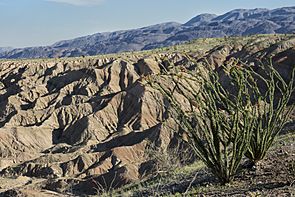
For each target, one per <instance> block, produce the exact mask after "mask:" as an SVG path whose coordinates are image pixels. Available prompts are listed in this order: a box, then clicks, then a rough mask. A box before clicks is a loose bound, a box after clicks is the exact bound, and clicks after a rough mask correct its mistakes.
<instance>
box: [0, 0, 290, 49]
mask: <svg viewBox="0 0 295 197" xmlns="http://www.w3.org/2000/svg"><path fill="white" fill-rule="evenodd" d="M287 6H295V2H294V0H247V1H245V0H205V1H204V0H0V24H1V28H0V47H8V46H10V47H28V46H44V45H51V44H53V43H55V42H56V41H60V40H65V39H72V38H76V37H79V36H85V35H90V34H94V33H98V32H106V31H115V30H126V29H132V28H139V27H144V26H148V25H153V24H158V23H163V22H170V21H174V22H180V23H185V22H186V21H188V20H189V19H191V18H192V17H194V16H196V15H198V14H201V13H213V14H223V13H226V12H228V11H230V10H232V9H237V8H269V9H274V8H279V7H287Z"/></svg>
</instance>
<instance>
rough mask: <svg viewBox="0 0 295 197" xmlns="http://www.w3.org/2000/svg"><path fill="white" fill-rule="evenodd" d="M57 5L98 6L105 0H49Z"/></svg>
mask: <svg viewBox="0 0 295 197" xmlns="http://www.w3.org/2000/svg"><path fill="white" fill-rule="evenodd" d="M47 1H52V2H56V3H66V4H71V5H76V6H83V5H98V4H100V3H102V2H103V1H104V0H47Z"/></svg>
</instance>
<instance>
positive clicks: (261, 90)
mask: <svg viewBox="0 0 295 197" xmlns="http://www.w3.org/2000/svg"><path fill="white" fill-rule="evenodd" d="M257 67H258V69H257V68H256V70H258V71H253V69H251V74H252V76H253V78H254V79H255V81H254V83H251V84H250V85H251V87H252V89H253V91H252V95H251V96H252V98H253V100H254V102H255V105H253V108H254V109H255V111H256V113H255V114H254V117H255V118H254V121H253V123H252V124H253V127H254V130H253V133H252V136H251V141H250V146H249V149H248V151H247V152H246V156H247V157H248V158H249V159H250V161H251V163H252V165H255V164H256V163H257V162H258V161H260V160H262V159H263V158H264V157H265V156H266V153H267V151H268V150H269V148H270V147H271V146H272V144H273V142H274V140H275V138H276V136H277V135H278V134H279V133H280V131H281V130H282V129H283V127H284V125H285V124H286V122H287V121H288V118H289V115H290V113H291V112H292V111H293V109H294V104H292V105H290V106H289V107H288V103H289V101H290V98H291V96H292V93H293V92H294V75H295V67H294V68H293V70H292V71H291V72H290V74H289V75H290V76H289V79H288V80H286V79H283V77H282V76H281V75H280V73H279V72H278V71H277V70H275V69H274V67H273V66H272V65H271V64H262V65H260V66H257ZM287 81H289V82H287Z"/></svg>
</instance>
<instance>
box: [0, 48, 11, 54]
mask: <svg viewBox="0 0 295 197" xmlns="http://www.w3.org/2000/svg"><path fill="white" fill-rule="evenodd" d="M12 49H13V48H12V47H0V53H3V52H6V51H11V50H12Z"/></svg>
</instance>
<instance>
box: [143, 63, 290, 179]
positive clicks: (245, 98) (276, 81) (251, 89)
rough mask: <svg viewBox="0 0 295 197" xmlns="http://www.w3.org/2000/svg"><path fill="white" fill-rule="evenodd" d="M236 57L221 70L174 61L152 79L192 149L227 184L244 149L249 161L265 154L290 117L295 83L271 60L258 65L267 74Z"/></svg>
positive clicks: (237, 165)
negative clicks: (186, 66)
mask: <svg viewBox="0 0 295 197" xmlns="http://www.w3.org/2000/svg"><path fill="white" fill-rule="evenodd" d="M233 62H234V64H235V65H227V66H225V67H223V68H222V69H221V71H219V72H217V71H213V70H211V69H208V68H209V67H207V68H206V69H204V67H203V66H200V65H198V66H196V67H197V69H196V70H194V71H189V70H186V69H183V68H182V69H177V68H175V67H174V70H173V71H166V72H164V73H162V74H160V75H156V76H153V77H151V78H150V79H149V84H150V85H151V86H152V87H154V88H155V89H157V90H159V91H160V92H161V93H162V94H163V95H164V97H165V99H166V100H167V103H168V104H166V107H167V109H168V111H169V114H170V116H171V117H172V118H173V119H174V120H175V121H176V123H177V124H178V126H179V129H180V130H182V131H185V132H186V133H187V134H188V136H189V142H190V145H191V147H192V149H193V151H194V152H195V153H196V154H197V155H198V157H199V158H200V159H201V160H202V161H203V162H204V163H205V165H206V166H207V167H208V168H209V169H210V170H211V171H212V173H213V174H214V175H215V176H216V177H217V178H218V179H219V180H220V182H221V183H223V184H225V183H228V182H230V181H231V180H232V178H233V177H234V175H235V174H236V173H237V170H238V169H239V166H240V162H241V160H242V158H243V156H244V155H247V157H248V158H249V159H250V160H251V161H257V160H259V159H262V158H263V157H264V156H265V154H266V152H267V150H268V149H269V147H270V146H271V144H272V142H273V140H274V138H275V136H276V135H277V134H278V132H279V131H280V130H281V128H282V127H283V125H284V123H285V122H286V120H287V115H288V113H289V111H290V110H287V111H286V106H287V103H288V101H289V99H290V96H291V93H292V91H293V83H289V84H286V82H285V81H284V80H283V79H282V77H281V76H280V75H279V73H278V72H277V71H276V70H275V69H273V67H272V66H264V65H263V66H260V68H262V70H263V71H264V74H266V76H265V77H263V75H262V74H259V73H258V72H257V71H254V69H252V68H251V67H249V66H237V61H233ZM220 76H222V80H221V79H220ZM293 80H294V72H293V74H292V79H291V81H292V82H293ZM261 83H262V85H264V87H266V90H265V91H262V86H260V85H261ZM226 84H227V85H226ZM276 89H279V91H278V92H277V91H276ZM277 94H279V95H281V97H280V99H276V98H275V96H276V95H277Z"/></svg>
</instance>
